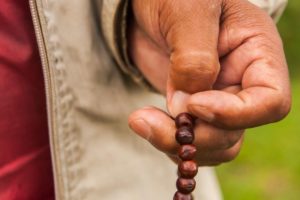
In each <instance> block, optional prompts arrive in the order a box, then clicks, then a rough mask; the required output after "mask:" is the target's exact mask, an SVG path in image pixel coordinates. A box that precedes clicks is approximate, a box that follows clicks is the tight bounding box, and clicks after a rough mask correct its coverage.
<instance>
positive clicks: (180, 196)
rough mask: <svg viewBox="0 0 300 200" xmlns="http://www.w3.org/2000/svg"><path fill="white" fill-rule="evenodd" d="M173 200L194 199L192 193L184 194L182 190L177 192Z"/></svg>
mask: <svg viewBox="0 0 300 200" xmlns="http://www.w3.org/2000/svg"><path fill="white" fill-rule="evenodd" d="M173 200H193V197H192V195H191V194H182V193H180V192H176V193H175V195H174V198H173Z"/></svg>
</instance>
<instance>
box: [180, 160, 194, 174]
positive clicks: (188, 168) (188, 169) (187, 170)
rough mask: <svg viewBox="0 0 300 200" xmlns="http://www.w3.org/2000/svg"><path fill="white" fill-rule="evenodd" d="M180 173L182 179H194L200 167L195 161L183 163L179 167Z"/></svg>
mask: <svg viewBox="0 0 300 200" xmlns="http://www.w3.org/2000/svg"><path fill="white" fill-rule="evenodd" d="M178 171H179V174H180V176H181V177H182V178H194V177H195V176H196V174H197V173H198V166H197V163H196V162H195V161H193V160H189V161H182V162H181V163H180V164H179V166H178Z"/></svg>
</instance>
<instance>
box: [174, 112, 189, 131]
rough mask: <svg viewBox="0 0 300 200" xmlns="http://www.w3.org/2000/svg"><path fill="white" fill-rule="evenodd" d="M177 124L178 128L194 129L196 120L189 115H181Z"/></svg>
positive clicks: (176, 119)
mask: <svg viewBox="0 0 300 200" xmlns="http://www.w3.org/2000/svg"><path fill="white" fill-rule="evenodd" d="M175 124H176V127H177V128H180V127H183V126H187V127H193V126H194V118H193V117H192V116H191V115H190V114H189V113H180V114H179V115H177V117H176V118H175Z"/></svg>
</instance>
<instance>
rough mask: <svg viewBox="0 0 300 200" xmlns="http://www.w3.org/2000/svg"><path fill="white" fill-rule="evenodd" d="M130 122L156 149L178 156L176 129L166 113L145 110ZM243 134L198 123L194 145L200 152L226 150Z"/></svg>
mask: <svg viewBox="0 0 300 200" xmlns="http://www.w3.org/2000/svg"><path fill="white" fill-rule="evenodd" d="M128 121H129V125H130V127H131V128H132V129H133V130H134V131H135V132H136V133H137V134H138V135H140V136H141V137H143V138H145V139H146V140H148V141H149V142H150V143H151V144H152V145H153V146H154V147H156V148H157V149H159V150H160V151H163V152H165V153H167V154H177V151H178V148H179V145H178V144H177V142H176V140H175V132H176V127H175V125H174V121H173V120H172V119H171V118H170V116H168V115H167V114H166V113H165V112H163V111H161V110H159V109H156V108H153V107H149V108H144V109H141V110H138V111H136V112H134V113H132V114H131V115H130V117H129V120H128ZM242 133H243V131H242V130H238V131H225V130H222V129H219V128H215V127H212V126H210V125H209V124H207V123H202V122H197V124H196V127H195V141H194V144H195V145H196V147H197V148H198V150H199V152H202V151H203V152H204V151H215V150H224V149H228V148H230V147H232V146H233V145H235V143H236V142H237V141H238V140H239V139H240V138H241V136H242Z"/></svg>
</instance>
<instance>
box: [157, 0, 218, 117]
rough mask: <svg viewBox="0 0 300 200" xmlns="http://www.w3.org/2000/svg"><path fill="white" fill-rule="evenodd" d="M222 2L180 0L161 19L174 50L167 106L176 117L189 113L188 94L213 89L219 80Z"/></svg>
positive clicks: (171, 47)
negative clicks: (218, 48) (181, 113)
mask: <svg viewBox="0 0 300 200" xmlns="http://www.w3.org/2000/svg"><path fill="white" fill-rule="evenodd" d="M220 2H221V1H220V0H213V1H212V0H202V1H199V0H191V1H189V3H187V2H186V1H176V3H173V4H171V5H169V6H165V7H164V9H169V10H168V12H162V15H161V20H162V21H164V22H165V23H163V24H162V33H163V35H165V36H166V37H165V38H166V42H167V46H168V47H169V48H170V50H171V56H170V62H171V67H170V71H169V77H168V85H167V106H168V110H169V112H170V114H171V115H172V116H175V115H177V114H178V113H179V112H184V111H186V106H185V105H186V103H185V101H186V99H187V96H188V94H192V93H195V92H199V91H204V90H209V89H211V88H212V85H213V84H214V82H215V80H216V78H217V74H218V72H219V68H220V65H219V58H218V52H217V43H218V33H219V18H220V15H221V3H220ZM174 94H176V95H174Z"/></svg>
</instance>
